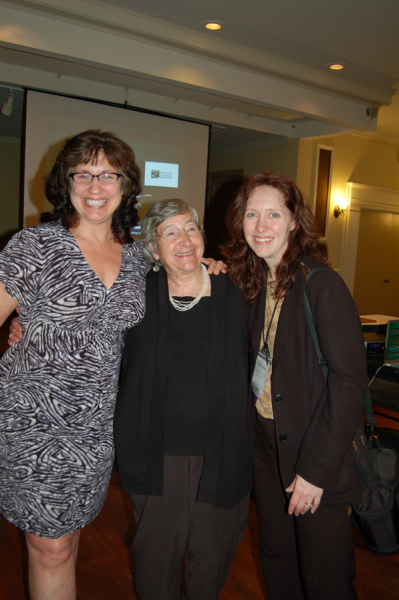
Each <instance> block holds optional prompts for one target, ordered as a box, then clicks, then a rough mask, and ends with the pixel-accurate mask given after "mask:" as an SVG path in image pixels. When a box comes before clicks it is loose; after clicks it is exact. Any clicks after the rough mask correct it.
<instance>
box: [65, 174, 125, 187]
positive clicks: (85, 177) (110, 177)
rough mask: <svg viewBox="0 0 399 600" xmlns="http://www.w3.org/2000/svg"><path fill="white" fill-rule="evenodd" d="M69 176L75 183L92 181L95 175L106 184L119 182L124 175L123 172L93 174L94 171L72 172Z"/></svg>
mask: <svg viewBox="0 0 399 600" xmlns="http://www.w3.org/2000/svg"><path fill="white" fill-rule="evenodd" d="M69 177H70V178H71V179H72V181H73V182H74V183H83V184H85V183H86V184H87V183H91V182H92V181H93V179H94V177H97V179H98V181H99V182H100V183H102V184H105V185H107V184H108V185H110V184H114V183H117V182H118V180H119V178H120V177H122V174H121V173H100V174H99V175H93V174H92V173H71V174H70V175H69Z"/></svg>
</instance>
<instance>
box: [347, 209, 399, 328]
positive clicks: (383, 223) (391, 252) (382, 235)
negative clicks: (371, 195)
mask: <svg viewBox="0 0 399 600" xmlns="http://www.w3.org/2000/svg"><path fill="white" fill-rule="evenodd" d="M353 299H354V301H355V303H356V306H357V309H358V311H359V313H360V314H383V315H390V316H398V317H399V215H396V214H392V213H385V212H376V211H371V210H362V211H361V213H360V225H359V239H358V247H357V258H356V273H355V284H354V289H353Z"/></svg>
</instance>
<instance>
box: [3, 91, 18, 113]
mask: <svg viewBox="0 0 399 600" xmlns="http://www.w3.org/2000/svg"><path fill="white" fill-rule="evenodd" d="M14 100H15V96H14V94H13V91H12V90H10V93H9V94H8V98H7V100H6V101H5V102H3V106H2V107H1V111H0V112H1V114H2V115H4V116H5V117H11V115H12V113H13V112H14Z"/></svg>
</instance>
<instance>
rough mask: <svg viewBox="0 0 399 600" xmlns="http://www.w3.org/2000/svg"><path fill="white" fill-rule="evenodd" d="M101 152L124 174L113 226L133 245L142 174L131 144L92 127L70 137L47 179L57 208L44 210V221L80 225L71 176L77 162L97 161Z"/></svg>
mask: <svg viewBox="0 0 399 600" xmlns="http://www.w3.org/2000/svg"><path fill="white" fill-rule="evenodd" d="M100 153H103V154H104V156H105V157H106V159H107V160H108V162H109V163H110V165H112V167H113V168H114V169H118V171H119V172H120V173H121V174H122V189H123V192H124V193H123V196H122V200H121V203H120V205H119V206H118V208H117V209H116V210H115V212H114V214H113V215H112V224H111V229H112V233H113V237H114V239H115V241H117V242H119V243H120V244H129V243H131V242H132V238H131V236H130V234H129V231H130V229H131V228H132V227H134V226H135V225H137V220H138V214H137V209H136V204H137V196H138V194H140V191H141V174H140V170H139V168H138V166H137V164H136V160H135V157H134V152H133V150H132V149H131V147H130V146H129V145H128V144H126V143H125V142H123V141H122V140H120V139H119V138H118V137H117V136H116V135H115V134H114V133H110V132H108V131H101V130H100V129H90V130H88V131H84V132H83V133H79V134H78V135H75V136H74V137H73V138H71V139H70V140H67V142H66V144H65V146H64V147H63V149H62V150H61V152H60V153H59V154H58V156H57V159H56V161H55V164H54V166H53V168H52V170H51V173H50V174H49V175H48V176H47V178H46V184H45V195H46V198H47V200H48V201H49V202H50V203H51V204H52V205H53V206H54V210H53V212H47V213H43V214H42V215H41V221H42V222H46V221H56V220H59V219H60V220H61V222H62V224H63V226H64V227H65V228H67V229H70V228H73V227H76V226H77V224H78V223H79V215H78V213H77V212H76V210H75V208H74V207H73V206H72V204H71V200H70V185H71V183H70V178H69V175H70V173H71V171H72V169H73V168H74V167H76V166H77V165H82V164H84V165H86V164H87V163H89V162H91V163H93V164H96V162H97V161H98V158H99V155H100Z"/></svg>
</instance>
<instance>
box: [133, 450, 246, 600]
mask: <svg viewBox="0 0 399 600" xmlns="http://www.w3.org/2000/svg"><path fill="white" fill-rule="evenodd" d="M202 464H203V457H202V456H165V457H164V494H163V496H142V495H137V494H132V502H133V509H134V517H135V520H136V523H137V531H136V534H135V537H134V540H133V543H132V550H133V558H134V568H135V575H136V585H137V592H138V596H139V598H140V600H179V598H180V573H181V567H182V561H183V558H184V560H185V562H184V564H185V566H184V594H183V598H184V600H217V598H218V597H219V595H220V592H221V590H222V587H223V584H224V582H225V579H226V577H227V575H228V572H229V568H230V564H231V561H232V560H233V558H234V555H235V552H236V549H237V546H238V544H239V543H240V541H241V539H242V536H243V535H244V532H245V529H246V526H247V521H248V503H249V496H247V497H245V498H244V500H242V501H241V502H239V503H238V504H237V505H236V506H235V507H234V508H229V509H228V508H218V507H216V506H212V505H211V504H205V503H203V502H198V501H197V500H196V496H197V490H198V485H199V481H200V477H201V471H202Z"/></svg>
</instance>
